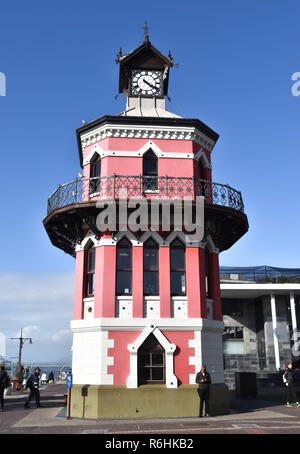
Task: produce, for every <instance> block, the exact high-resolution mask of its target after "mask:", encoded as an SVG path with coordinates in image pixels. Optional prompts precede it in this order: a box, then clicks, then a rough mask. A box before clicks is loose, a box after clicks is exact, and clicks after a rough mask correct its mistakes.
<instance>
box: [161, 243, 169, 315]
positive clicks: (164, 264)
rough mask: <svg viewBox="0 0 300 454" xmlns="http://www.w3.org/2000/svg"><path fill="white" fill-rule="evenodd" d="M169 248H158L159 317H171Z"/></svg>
mask: <svg viewBox="0 0 300 454" xmlns="http://www.w3.org/2000/svg"><path fill="white" fill-rule="evenodd" d="M170 293H171V283H170V248H169V247H165V246H163V247H160V248H159V295H160V316H161V318H169V317H171V297H170Z"/></svg>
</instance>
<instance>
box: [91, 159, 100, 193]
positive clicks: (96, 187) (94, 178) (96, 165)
mask: <svg viewBox="0 0 300 454" xmlns="http://www.w3.org/2000/svg"><path fill="white" fill-rule="evenodd" d="M96 156H97V155H96ZM100 177H101V158H100V156H98V157H97V158H95V159H94V161H92V163H91V180H90V193H91V194H93V193H95V192H99V191H100Z"/></svg>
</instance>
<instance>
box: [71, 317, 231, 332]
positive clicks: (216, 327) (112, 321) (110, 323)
mask: <svg viewBox="0 0 300 454" xmlns="http://www.w3.org/2000/svg"><path fill="white" fill-rule="evenodd" d="M153 324H154V325H155V326H157V327H158V328H159V329H160V330H164V331H173V330H174V329H176V331H211V332H223V330H224V323H223V322H222V321H219V320H209V319H205V318H186V319H180V320H178V319H175V318H156V319H153ZM148 325H149V319H148V318H134V317H133V318H130V319H125V318H108V317H107V318H94V319H84V320H72V321H71V329H72V331H73V332H86V331H106V330H108V331H143V330H144V329H145V328H146V327H147V326H148Z"/></svg>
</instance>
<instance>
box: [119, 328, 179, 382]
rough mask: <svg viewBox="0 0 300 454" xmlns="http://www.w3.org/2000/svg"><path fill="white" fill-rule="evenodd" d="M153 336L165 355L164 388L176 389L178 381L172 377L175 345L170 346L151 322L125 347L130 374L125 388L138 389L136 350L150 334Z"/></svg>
mask: <svg viewBox="0 0 300 454" xmlns="http://www.w3.org/2000/svg"><path fill="white" fill-rule="evenodd" d="M151 333H152V334H153V335H154V336H155V337H156V339H157V340H158V342H159V343H160V345H161V346H162V347H163V348H164V350H165V354H166V387H167V388H177V385H178V381H177V377H176V376H175V375H174V361H173V354H174V352H175V350H176V345H175V344H170V342H169V341H168V339H167V338H166V337H165V336H164V335H163V333H162V332H161V331H160V330H159V329H158V328H157V326H156V325H155V323H154V322H153V321H151V322H148V326H147V327H146V328H145V329H144V330H143V332H142V333H141V334H140V335H139V337H138V338H137V340H136V341H135V342H134V343H133V344H129V345H128V346H127V348H128V350H129V353H130V374H129V376H128V379H127V388H137V387H138V367H137V366H138V364H137V363H138V361H137V355H138V349H139V347H140V346H141V345H142V344H143V342H144V341H145V340H146V339H147V337H148V336H149V335H150V334H151Z"/></svg>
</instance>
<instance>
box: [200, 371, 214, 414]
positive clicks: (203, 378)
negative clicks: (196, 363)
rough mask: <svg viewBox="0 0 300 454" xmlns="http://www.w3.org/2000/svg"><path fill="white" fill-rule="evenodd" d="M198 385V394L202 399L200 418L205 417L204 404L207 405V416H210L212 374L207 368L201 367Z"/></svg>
mask: <svg viewBox="0 0 300 454" xmlns="http://www.w3.org/2000/svg"><path fill="white" fill-rule="evenodd" d="M196 383H198V385H199V387H198V394H199V398H200V411H199V418H202V416H203V404H204V403H205V416H209V385H210V384H211V379H210V374H209V373H208V372H207V370H206V366H204V365H203V366H201V369H200V372H198V373H197V375H196Z"/></svg>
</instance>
